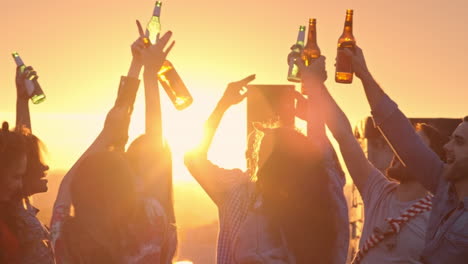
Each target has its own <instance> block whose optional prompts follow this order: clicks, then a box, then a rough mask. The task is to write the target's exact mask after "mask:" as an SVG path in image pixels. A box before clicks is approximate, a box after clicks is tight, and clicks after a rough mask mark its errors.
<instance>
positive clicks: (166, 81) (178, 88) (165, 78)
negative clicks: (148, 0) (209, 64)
mask: <svg viewBox="0 0 468 264" xmlns="http://www.w3.org/2000/svg"><path fill="white" fill-rule="evenodd" d="M161 6H162V3H161V2H160V1H156V4H155V7H154V10H153V15H152V16H151V19H150V22H149V23H148V25H147V26H146V30H147V31H148V33H149V37H150V39H149V41H151V42H153V43H156V41H157V40H156V36H157V35H158V34H159V33H160V32H161V19H160V16H161ZM145 42H148V39H145ZM148 44H149V43H148ZM157 75H158V80H159V83H161V85H162V86H163V88H164V90H165V91H166V93H167V95H168V96H169V98H170V99H171V101H172V104H174V106H175V108H176V109H177V110H183V109H185V108H187V107H188V106H190V105H191V104H192V102H193V98H192V96H191V95H190V92H189V91H188V89H187V87H186V86H185V84H184V82H183V81H182V79H181V78H180V75H179V73H177V71H176V70H175V68H174V65H172V63H171V62H170V61H168V60H166V61H165V62H164V64H163V66H162V67H161V69H160V70H159V72H158V73H157Z"/></svg>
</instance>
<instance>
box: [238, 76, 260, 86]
mask: <svg viewBox="0 0 468 264" xmlns="http://www.w3.org/2000/svg"><path fill="white" fill-rule="evenodd" d="M255 78H256V75H255V74H252V75H249V76H247V77H245V78H244V79H242V80H240V81H237V82H236V84H239V85H242V86H246V85H247V84H249V83H250V82H251V81H253V80H255Z"/></svg>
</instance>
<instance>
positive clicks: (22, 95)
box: [15, 66, 35, 132]
mask: <svg viewBox="0 0 468 264" xmlns="http://www.w3.org/2000/svg"><path fill="white" fill-rule="evenodd" d="M33 74H35V72H34V70H33V68H32V67H31V66H29V67H26V69H25V70H24V71H23V72H21V69H20V67H16V78H15V79H16V80H15V83H16V128H18V129H19V128H22V127H25V128H27V129H29V130H31V116H30V113H29V96H28V92H27V90H26V84H25V81H26V79H27V78H29V77H30V76H32V75H33ZM31 132H32V131H31Z"/></svg>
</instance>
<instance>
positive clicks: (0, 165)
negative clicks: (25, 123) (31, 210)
mask: <svg viewBox="0 0 468 264" xmlns="http://www.w3.org/2000/svg"><path fill="white" fill-rule="evenodd" d="M24 141H25V138H24V136H23V135H22V134H21V133H19V132H15V131H10V130H9V125H8V123H7V122H4V123H3V124H2V128H1V130H0V262H1V263H20V261H21V258H22V253H21V245H20V241H21V240H20V238H19V227H18V217H17V204H18V203H21V199H22V184H23V175H24V174H25V173H26V166H27V155H26V147H25V142H24Z"/></svg>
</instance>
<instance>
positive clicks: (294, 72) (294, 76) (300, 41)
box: [288, 26, 306, 82]
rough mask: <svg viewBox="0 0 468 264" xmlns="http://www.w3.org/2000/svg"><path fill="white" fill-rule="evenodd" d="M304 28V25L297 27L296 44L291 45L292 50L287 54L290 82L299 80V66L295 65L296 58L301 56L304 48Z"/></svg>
mask: <svg viewBox="0 0 468 264" xmlns="http://www.w3.org/2000/svg"><path fill="white" fill-rule="evenodd" d="M305 30H306V27H305V26H300V27H299V33H298V34H297V41H296V44H294V46H292V48H291V50H292V51H291V53H289V56H288V64H289V69H288V81H290V82H301V76H300V72H299V67H298V66H297V65H296V60H297V59H299V58H300V57H301V51H302V49H303V48H304V40H305Z"/></svg>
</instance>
